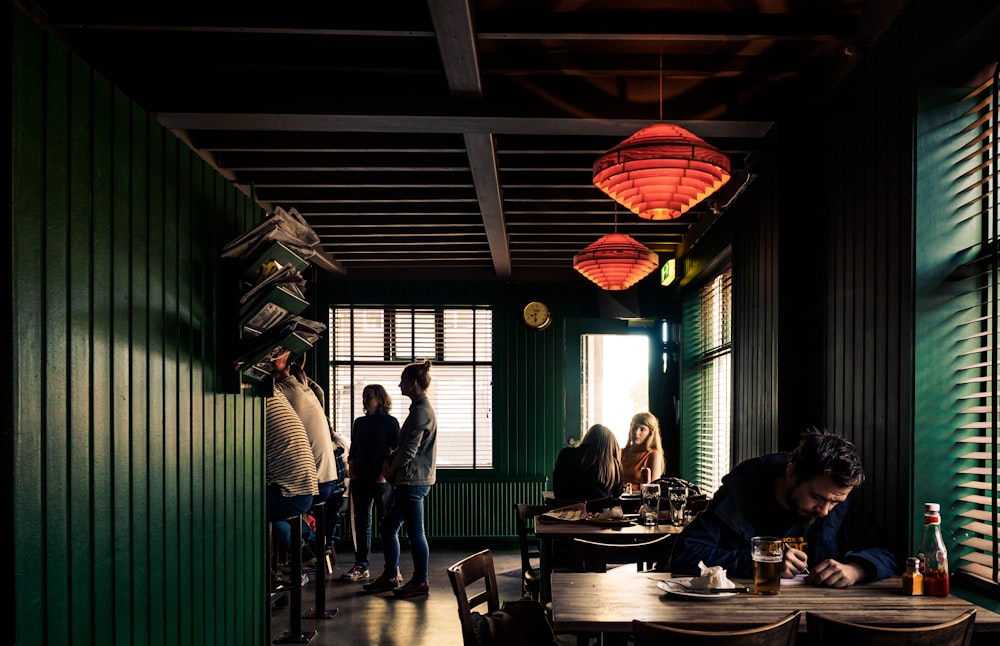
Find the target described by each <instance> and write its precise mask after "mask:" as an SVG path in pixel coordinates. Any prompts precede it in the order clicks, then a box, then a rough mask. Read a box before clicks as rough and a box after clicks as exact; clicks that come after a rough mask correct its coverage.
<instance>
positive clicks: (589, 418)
mask: <svg viewBox="0 0 1000 646" xmlns="http://www.w3.org/2000/svg"><path fill="white" fill-rule="evenodd" d="M580 341H581V343H580V345H581V348H580V350H581V357H580V359H581V361H580V366H581V372H582V374H581V389H580V422H581V428H580V437H581V438H582V437H583V434H584V433H586V431H587V429H588V428H590V427H591V426H592V425H594V424H604V425H605V426H607V427H608V428H610V429H611V430H612V431H613V432H614V434H615V436H616V437H617V438H618V443H619V444H620V445H621V446H625V443H626V442H627V441H628V431H629V423H630V422H631V420H632V416H633V415H635V414H636V413H641V412H643V411H648V410H649V337H648V336H647V335H645V334H584V335H582V336H581V337H580Z"/></svg>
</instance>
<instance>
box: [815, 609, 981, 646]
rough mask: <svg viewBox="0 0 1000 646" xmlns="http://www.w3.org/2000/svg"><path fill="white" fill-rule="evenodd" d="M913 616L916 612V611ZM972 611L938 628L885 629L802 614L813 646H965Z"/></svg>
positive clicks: (972, 621) (970, 633) (970, 629)
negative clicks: (843, 645)
mask: <svg viewBox="0 0 1000 646" xmlns="http://www.w3.org/2000/svg"><path fill="white" fill-rule="evenodd" d="M916 612H919V610H917V611H916ZM975 621H976V610H975V609H974V608H973V609H970V610H966V611H965V612H963V613H962V614H961V615H959V616H958V617H955V618H954V619H952V620H950V621H946V622H944V623H940V624H930V625H923V626H908V627H905V628H889V627H883V626H868V625H864V624H856V623H852V622H849V621H842V620H840V619H834V618H832V617H826V616H824V615H821V614H816V613H815V612H810V613H807V614H806V629H807V630H808V633H809V641H810V643H812V644H815V645H816V646H823V644H827V645H829V644H837V645H838V646H839V645H840V644H850V645H851V646H869V645H874V644H879V645H881V644H885V645H886V646H904V645H905V646H968V644H969V643H971V641H972V629H973V626H974V625H975Z"/></svg>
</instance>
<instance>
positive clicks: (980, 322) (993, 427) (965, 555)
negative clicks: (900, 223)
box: [954, 72, 1000, 587]
mask: <svg viewBox="0 0 1000 646" xmlns="http://www.w3.org/2000/svg"><path fill="white" fill-rule="evenodd" d="M997 91H998V88H997V76H996V72H994V75H993V78H992V79H990V80H989V81H987V82H985V83H983V84H982V85H981V86H980V87H978V88H976V89H975V90H974V91H973V92H972V93H971V95H970V96H969V97H967V98H966V100H967V101H969V102H970V103H971V104H973V107H972V109H971V110H970V114H969V115H968V116H969V117H970V125H969V126H968V127H967V128H966V129H965V130H964V131H963V136H964V138H965V139H964V141H962V142H961V143H962V145H963V146H964V149H965V151H966V152H967V154H966V155H964V156H963V160H964V163H963V168H966V169H967V170H966V171H965V172H964V173H962V174H961V176H959V177H958V178H957V179H956V181H955V182H954V185H955V188H956V192H958V193H959V196H960V199H959V200H958V202H959V203H961V204H963V205H965V206H967V207H968V208H969V210H970V211H971V214H972V216H973V217H975V218H977V219H978V220H979V222H980V226H979V230H980V232H981V233H980V235H981V239H980V242H979V249H978V253H977V254H976V255H977V256H978V258H977V260H976V261H973V262H972V263H970V264H969V265H967V266H966V267H967V268H971V269H973V271H967V272H964V273H963V276H962V281H961V283H960V287H961V288H962V289H963V290H964V292H965V293H966V294H976V295H977V299H976V300H977V302H978V303H979V306H978V307H976V308H971V309H966V310H964V313H965V317H964V318H963V319H962V320H960V321H959V322H958V323H959V329H960V330H961V331H962V333H963V336H964V338H965V343H966V344H968V345H971V346H972V348H971V349H968V345H963V346H962V348H963V349H962V351H961V354H960V357H959V358H960V359H961V360H962V362H963V363H962V370H961V371H960V375H959V379H960V381H959V390H960V391H961V392H962V400H963V406H964V408H963V409H962V414H961V415H960V417H959V420H958V423H959V433H958V437H960V438H961V439H960V440H959V441H958V443H959V446H958V449H959V451H958V455H959V456H960V464H959V475H960V477H959V481H958V491H957V496H958V500H959V501H960V502H961V503H963V504H962V505H961V506H960V509H961V511H960V518H961V522H962V526H961V529H962V530H964V532H963V534H964V536H965V538H964V539H963V540H962V541H961V545H962V548H963V549H962V550H961V551H960V553H959V564H958V568H959V571H960V572H963V573H964V574H966V575H968V576H969V577H971V578H973V579H974V580H977V581H979V582H981V583H984V584H986V585H989V586H993V587H996V586H997V584H998V582H1000V564H998V557H1000V549H998V536H997V527H998V514H997V476H998V470H997V449H998V447H997V439H998V438H997V434H998V427H1000V419H998V418H1000V409H998V406H997V392H998V381H1000V353H998V352H997V348H1000V325H998V321H1000V311H998V309H1000V307H998V305H1000V237H998V224H1000V223H998V219H997V218H998V217H1000V213H998V208H997V204H998V196H1000V190H998V173H997V168H996V160H997V159H998V141H997V132H998V127H997V121H998V110H997ZM970 389H971V391H972V393H971V394H970V392H969V391H970Z"/></svg>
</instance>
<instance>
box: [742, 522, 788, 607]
mask: <svg viewBox="0 0 1000 646" xmlns="http://www.w3.org/2000/svg"><path fill="white" fill-rule="evenodd" d="M784 549H785V543H784V541H782V540H781V539H780V538H777V537H775V536H754V537H753V538H751V539H750V555H751V556H752V557H753V589H754V592H756V593H757V594H778V593H779V592H780V591H781V561H782V557H783V555H784Z"/></svg>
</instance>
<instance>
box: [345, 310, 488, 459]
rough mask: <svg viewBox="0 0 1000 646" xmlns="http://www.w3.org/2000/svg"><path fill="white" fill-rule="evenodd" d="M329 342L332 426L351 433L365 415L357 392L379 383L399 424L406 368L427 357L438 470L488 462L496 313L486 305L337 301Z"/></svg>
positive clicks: (406, 402)
mask: <svg viewBox="0 0 1000 646" xmlns="http://www.w3.org/2000/svg"><path fill="white" fill-rule="evenodd" d="M330 317H331V322H330V329H331V330H332V331H333V334H332V339H331V347H330V353H331V357H330V359H331V360H330V384H331V391H332V392H333V395H334V396H333V397H332V398H331V406H330V409H331V417H332V419H331V424H332V425H333V427H334V428H335V429H336V430H337V431H338V432H340V433H343V434H344V435H349V434H350V429H351V425H352V423H353V420H354V419H355V418H357V417H359V416H361V415H363V414H364V410H363V408H362V404H361V393H362V391H363V390H364V387H365V386H366V385H368V384H381V385H382V386H383V387H385V389H386V391H388V392H389V395H390V396H391V397H392V399H393V410H392V414H393V415H394V416H395V417H396V418H397V419H399V421H400V424H402V423H403V420H404V419H405V418H406V413H407V409H408V408H409V405H410V400H409V399H408V398H406V397H404V396H403V395H401V394H400V392H399V377H400V374H401V373H402V370H403V367H404V366H405V365H406V364H407V363H410V362H412V361H422V360H425V359H429V360H430V361H432V362H433V366H432V368H431V387H430V389H429V390H428V398H429V399H430V402H431V406H433V407H434V412H435V413H436V414H437V422H438V442H437V460H438V467H439V468H476V469H483V468H491V467H492V465H493V430H492V429H493V425H492V419H493V364H492V361H493V350H492V348H493V315H492V310H490V309H489V308H485V307H481V308H435V307H426V308H425V307H334V308H331V311H330Z"/></svg>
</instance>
